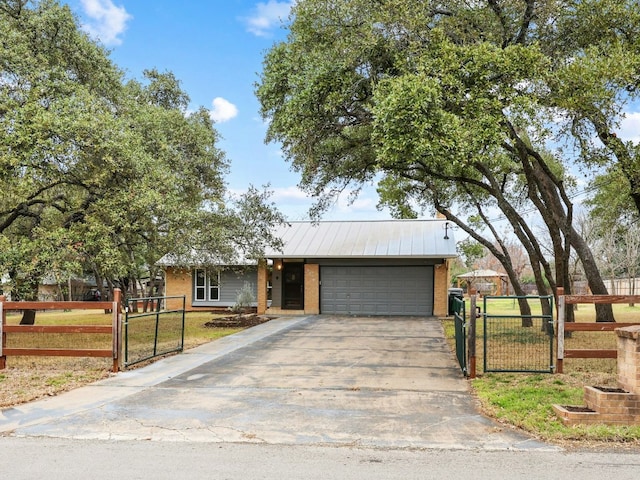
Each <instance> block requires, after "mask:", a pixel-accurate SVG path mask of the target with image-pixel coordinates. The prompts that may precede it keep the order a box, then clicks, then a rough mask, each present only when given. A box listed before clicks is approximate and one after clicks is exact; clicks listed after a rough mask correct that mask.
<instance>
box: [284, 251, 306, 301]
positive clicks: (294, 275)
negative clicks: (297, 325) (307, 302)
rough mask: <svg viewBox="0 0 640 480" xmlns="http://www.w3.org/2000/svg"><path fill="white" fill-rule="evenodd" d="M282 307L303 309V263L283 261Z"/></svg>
mask: <svg viewBox="0 0 640 480" xmlns="http://www.w3.org/2000/svg"><path fill="white" fill-rule="evenodd" d="M282 276H283V278H284V285H283V289H282V308H285V309H289V310H302V309H304V263H286V262H285V263H284V267H283V274H282Z"/></svg>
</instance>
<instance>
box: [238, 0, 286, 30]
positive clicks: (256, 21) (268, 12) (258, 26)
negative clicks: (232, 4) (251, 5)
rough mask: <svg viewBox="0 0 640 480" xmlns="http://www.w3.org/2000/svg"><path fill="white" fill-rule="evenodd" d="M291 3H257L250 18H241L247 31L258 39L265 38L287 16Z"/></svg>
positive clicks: (275, 0)
mask: <svg viewBox="0 0 640 480" xmlns="http://www.w3.org/2000/svg"><path fill="white" fill-rule="evenodd" d="M292 6H293V1H285V2H279V1H277V0H269V1H268V2H266V3H263V2H259V3H258V4H257V5H256V6H255V9H254V12H253V14H252V15H251V16H250V17H247V18H243V20H244V22H245V23H246V24H247V30H248V31H249V32H251V33H253V34H254V35H257V36H258V37H266V36H268V35H269V33H270V31H271V30H273V29H274V28H275V27H277V26H278V25H280V23H281V22H283V21H285V20H286V19H287V17H288V16H289V12H290V11H291V7H292Z"/></svg>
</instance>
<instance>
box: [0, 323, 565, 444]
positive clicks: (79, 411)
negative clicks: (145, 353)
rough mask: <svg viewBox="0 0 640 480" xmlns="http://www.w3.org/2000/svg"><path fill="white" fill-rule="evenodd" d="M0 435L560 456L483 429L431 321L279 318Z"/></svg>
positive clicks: (45, 409)
mask: <svg viewBox="0 0 640 480" xmlns="http://www.w3.org/2000/svg"><path fill="white" fill-rule="evenodd" d="M0 432H3V433H4V434H10V435H17V436H53V437H69V438H83V439H89V438H90V439H110V440H118V439H123V440H142V439H144V440H166V441H202V442H264V443H270V444H327V445H352V446H363V447H374V448H463V449H468V448H484V449H547V450H549V449H553V448H552V447H550V446H548V445H544V444H541V443H539V442H537V441H535V440H533V439H531V438H529V437H527V436H525V435H522V434H520V433H518V432H515V431H513V430H511V429H508V428H505V427H502V426H500V425H499V424H497V423H495V422H493V421H491V420H489V419H487V418H485V417H483V416H482V415H480V414H479V413H478V411H477V405H476V402H475V401H474V399H473V397H472V396H471V395H470V394H469V391H468V385H467V381H466V380H464V379H463V377H462V375H461V373H460V369H459V368H458V367H457V365H456V363H455V360H454V357H453V355H452V353H451V351H450V349H449V347H448V346H447V344H446V342H445V340H444V335H443V331H442V326H441V324H440V322H439V321H438V320H436V319H433V318H415V317H411V318H407V317H393V318H390V317H339V316H311V317H298V318H281V319H276V320H272V321H270V322H268V323H266V324H263V325H260V326H257V327H253V328H251V329H248V330H245V331H243V332H241V333H239V334H236V335H233V336H230V337H225V338H224V339H221V340H218V341H216V342H212V343H210V344H207V345H204V346H202V347H198V348H196V349H193V350H190V351H188V352H185V353H183V354H181V355H177V356H174V357H170V358H167V359H164V360H161V361H159V362H156V363H155V364H153V365H150V366H148V367H145V368H141V369H138V370H132V371H130V372H124V373H121V374H118V375H116V376H114V377H112V378H109V379H107V380H104V381H101V382H97V383H95V384H93V385H90V386H87V387H83V388H80V389H77V390H74V391H72V392H68V393H65V394H62V395H59V396H58V397H54V398H49V399H46V400H42V401H37V402H32V403H30V404H26V405H22V406H18V407H15V408H11V409H6V410H4V411H2V412H1V413H0Z"/></svg>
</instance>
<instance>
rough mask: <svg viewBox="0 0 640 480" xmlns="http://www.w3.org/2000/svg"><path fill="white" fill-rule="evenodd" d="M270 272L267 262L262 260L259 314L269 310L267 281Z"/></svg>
mask: <svg viewBox="0 0 640 480" xmlns="http://www.w3.org/2000/svg"><path fill="white" fill-rule="evenodd" d="M268 278H269V276H268V272H267V262H265V261H264V260H261V261H260V263H258V285H257V288H258V298H257V300H258V315H264V313H265V312H266V311H267V281H268Z"/></svg>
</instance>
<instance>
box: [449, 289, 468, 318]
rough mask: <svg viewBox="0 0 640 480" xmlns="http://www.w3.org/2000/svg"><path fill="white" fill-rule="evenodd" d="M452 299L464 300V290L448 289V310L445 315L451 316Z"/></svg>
mask: <svg viewBox="0 0 640 480" xmlns="http://www.w3.org/2000/svg"><path fill="white" fill-rule="evenodd" d="M454 298H459V299H460V300H463V299H464V290H462V288H450V289H449V302H448V305H449V309H448V311H447V314H448V315H449V316H451V315H453V299H454Z"/></svg>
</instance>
